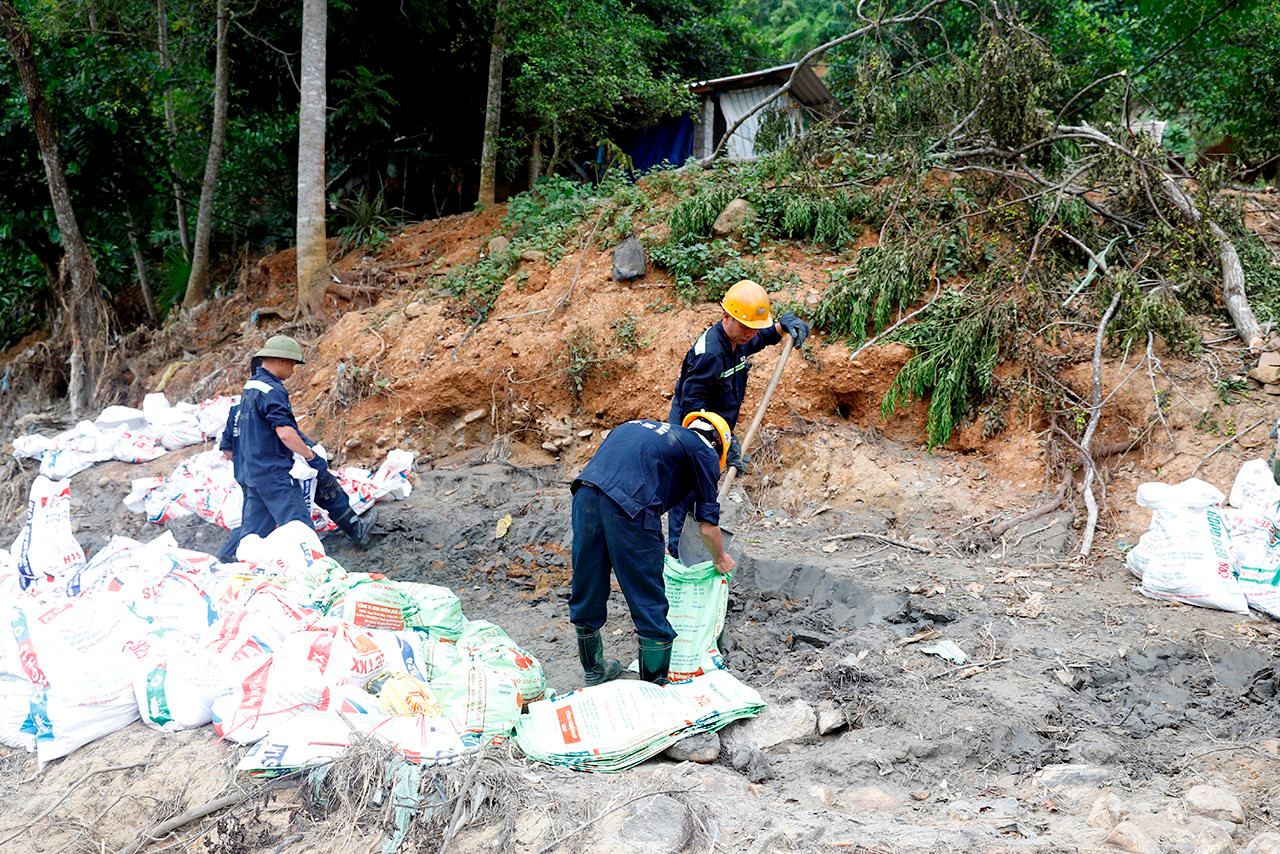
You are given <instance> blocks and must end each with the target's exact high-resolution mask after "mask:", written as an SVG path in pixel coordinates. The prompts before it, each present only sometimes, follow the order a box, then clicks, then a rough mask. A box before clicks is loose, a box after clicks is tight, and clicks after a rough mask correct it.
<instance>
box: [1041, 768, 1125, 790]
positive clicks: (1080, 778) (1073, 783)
mask: <svg viewBox="0 0 1280 854" xmlns="http://www.w3.org/2000/svg"><path fill="white" fill-rule="evenodd" d="M1108 776H1110V772H1108V771H1107V769H1106V768H1100V767H1098V766H1097V765H1085V764H1082V763H1070V764H1066V765H1046V766H1045V767H1044V768H1043V769H1041V771H1040V774H1039V777H1040V782H1041V783H1044V785H1045V786H1046V787H1048V789H1049V791H1051V792H1053V793H1054V794H1056V795H1063V796H1065V797H1068V798H1084V797H1087V796H1088V795H1089V793H1090V792H1092V791H1093V790H1094V789H1096V788H1098V787H1099V786H1101V785H1102V783H1103V781H1104V780H1106V779H1107V777H1108Z"/></svg>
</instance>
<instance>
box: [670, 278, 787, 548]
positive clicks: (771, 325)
mask: <svg viewBox="0 0 1280 854" xmlns="http://www.w3.org/2000/svg"><path fill="white" fill-rule="evenodd" d="M720 307H721V308H722V309H723V310H724V315H723V317H721V319H720V322H719V323H717V324H716V325H715V326H712V327H711V328H710V329H708V330H707V331H706V332H704V333H702V335H701V336H700V337H699V338H698V340H697V341H695V342H694V344H693V346H692V347H690V348H689V352H688V353H686V354H685V357H684V362H683V364H681V366H680V377H679V379H677V380H676V387H675V391H674V392H672V394H671V414H670V416H669V418H668V420H669V421H670V422H671V423H672V424H680V423H681V422H683V420H684V418H685V416H687V415H688V414H689V413H690V412H696V411H698V410H705V411H709V412H715V413H718V414H719V415H720V416H721V417H723V418H724V420H725V421H726V422H728V424H729V429H730V430H733V429H735V427H736V425H737V423H738V412H739V410H740V409H741V408H742V400H743V398H744V397H746V394H747V372H748V371H749V370H750V368H751V364H750V363H749V362H748V361H747V357H748V356H750V355H751V354H753V353H757V352H759V351H760V350H763V349H764V348H765V347H768V346H770V345H772V344H777V343H778V342H779V341H781V340H782V336H783V334H784V333H785V334H789V335H791V337H792V339H793V340H794V341H795V345H796V346H797V347H799V346H801V345H802V344H804V340H805V339H806V338H808V337H809V325H808V324H807V323H805V322H804V321H803V320H801V319H800V318H798V317H796V316H795V315H794V314H784V315H782V316H781V317H779V318H778V319H777V321H776V322H775V321H774V319H773V317H772V315H771V313H770V306H769V295H768V294H767V293H766V292H765V289H764V288H762V287H760V286H759V285H758V284H756V283H755V282H753V281H751V280H749V279H743V280H742V281H740V282H738V283H737V284H736V285H734V286H733V287H731V288H729V290H728V292H727V293H726V294H725V295H724V299H723V300H721V302H720ZM749 459H750V458H749V457H744V456H743V454H742V446H741V444H740V443H739V442H738V439H737V437H734V440H733V446H732V447H731V448H729V457H728V465H731V466H733V467H734V468H736V469H738V473H739V474H741V473H743V472H745V471H746V468H747V462H748V461H749ZM693 502H694V499H693V496H687V497H685V498H684V499H683V500H681V501H680V502H678V503H677V504H676V505H675V506H674V507H672V508H671V512H670V513H669V514H667V551H668V552H670V553H671V556H672V557H678V556H679V545H680V531H681V529H682V528H683V527H684V520H685V517H686V516H687V515H688V514H689V512H690V510H691V509H692V507H693Z"/></svg>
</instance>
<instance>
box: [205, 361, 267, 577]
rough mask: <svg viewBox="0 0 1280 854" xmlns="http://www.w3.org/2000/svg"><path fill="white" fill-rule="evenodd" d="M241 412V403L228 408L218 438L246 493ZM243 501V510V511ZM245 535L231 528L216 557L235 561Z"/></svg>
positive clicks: (254, 363)
mask: <svg viewBox="0 0 1280 854" xmlns="http://www.w3.org/2000/svg"><path fill="white" fill-rule="evenodd" d="M253 370H255V371H256V370H257V359H254V360H253ZM239 413H240V404H238V403H237V404H235V405H234V406H232V407H231V408H230V409H229V410H227V423H226V426H224V427H223V428H222V435H221V436H220V437H219V438H218V450H219V451H221V452H222V456H223V457H225V458H226V459H227V460H229V461H230V462H231V471H232V473H233V474H232V476H233V477H234V478H235V479H236V483H237V484H239V486H240V494H241V496H243V495H244V477H243V475H241V473H240V468H241V466H240V461H239V459H237V456H236V452H235V448H236V438H237V437H238V436H239V432H240V431H239V428H238V427H237V426H236V416H237V415H238V414H239ZM243 507H244V505H243V503H242V504H241V510H242V512H243ZM243 536H244V533H243V531H242V530H241V527H240V526H239V525H237V526H236V527H234V528H232V529H231V536H230V537H228V538H227V541H226V542H225V543H223V544H222V548H220V549H218V554H217V555H215V557H216V558H217V559H218V561H219V562H221V563H234V562H235V560H236V549H238V548H239V547H240V540H241V538H242V537H243Z"/></svg>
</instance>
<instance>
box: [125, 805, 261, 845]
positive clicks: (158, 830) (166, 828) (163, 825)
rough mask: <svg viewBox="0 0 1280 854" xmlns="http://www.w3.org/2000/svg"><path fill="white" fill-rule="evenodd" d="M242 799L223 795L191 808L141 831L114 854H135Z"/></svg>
mask: <svg viewBox="0 0 1280 854" xmlns="http://www.w3.org/2000/svg"><path fill="white" fill-rule="evenodd" d="M244 798H245V795H244V793H243V792H241V793H238V794H233V795H223V796H222V797H220V798H214V799H213V800H211V801H209V802H208V803H205V804H201V805H200V806H198V807H192V808H191V809H189V810H187V811H186V812H184V813H182V814H180V815H176V816H174V817H173V818H170V819H166V820H165V821H162V822H160V823H159V824H157V825H154V826H153V827H152V828H151V829H150V830H146V831H143V833H142V835H141V836H139V837H138V838H137V839H136V840H135V841H134V842H132V843H130V844H129V845H126V846H125V847H124V848H121V849H120V850H119V851H117V852H116V854H136V852H138V851H140V850H142V847H143V846H144V845H146V844H147V843H148V842H155V841H156V840H158V839H163V838H164V837H165V836H168V835H169V834H170V833H172V832H173V831H175V830H177V829H178V828H179V827H182V826H183V825H186V824H190V823H191V822H193V821H195V820H196V819H201V818H204V817H205V816H209V815H213V814H214V813H216V812H217V811H218V810H222V809H226V808H227V807H233V806H235V805H236V804H238V803H240V802H241V801H242V800H244Z"/></svg>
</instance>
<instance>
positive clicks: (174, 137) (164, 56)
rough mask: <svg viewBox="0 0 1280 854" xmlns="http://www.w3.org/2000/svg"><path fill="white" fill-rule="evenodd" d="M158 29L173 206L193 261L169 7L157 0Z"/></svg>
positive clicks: (182, 241) (187, 253)
mask: <svg viewBox="0 0 1280 854" xmlns="http://www.w3.org/2000/svg"><path fill="white" fill-rule="evenodd" d="M156 30H157V32H158V36H159V38H158V40H157V44H158V47H159V50H160V71H161V73H162V74H164V75H165V80H164V126H165V130H167V131H168V132H169V137H168V140H167V142H168V149H169V172H170V174H171V177H172V183H173V204H174V206H175V208H176V209H177V211H176V212H177V219H178V242H179V243H180V244H181V245H182V254H183V255H184V256H186V257H187V258H188V259H190V258H191V237H190V235H188V234H187V197H186V192H185V191H184V190H183V188H182V181H180V180H178V161H177V148H178V120H177V117H176V116H175V115H174V109H173V88H172V81H171V80H170V79H169V75H170V74H171V73H172V71H173V59H172V58H171V57H170V56H169V10H168V8H167V7H166V6H165V2H164V0H156Z"/></svg>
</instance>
